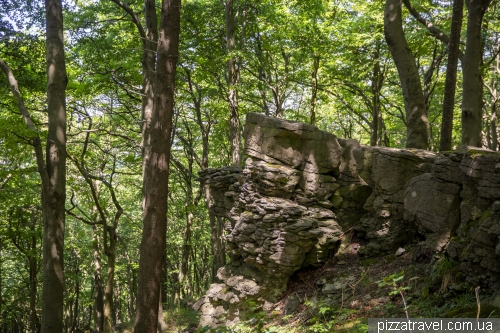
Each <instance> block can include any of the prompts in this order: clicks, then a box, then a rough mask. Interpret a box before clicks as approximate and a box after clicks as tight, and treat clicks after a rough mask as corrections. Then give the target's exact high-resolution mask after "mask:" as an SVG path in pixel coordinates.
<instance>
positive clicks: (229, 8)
mask: <svg viewBox="0 0 500 333" xmlns="http://www.w3.org/2000/svg"><path fill="white" fill-rule="evenodd" d="M233 4H234V3H233V0H225V1H224V7H225V16H226V39H227V45H226V50H227V53H228V55H229V60H228V61H227V85H228V97H227V99H228V103H229V141H230V146H231V162H232V165H233V166H241V137H240V118H239V113H238V90H237V87H236V86H237V84H238V76H239V70H238V68H237V66H236V57H235V55H234V54H233V53H234V51H235V49H236V34H235V30H236V24H235V22H234V17H235V13H234V5H233Z"/></svg>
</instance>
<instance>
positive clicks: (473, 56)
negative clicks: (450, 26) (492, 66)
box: [462, 0, 491, 147]
mask: <svg viewBox="0 0 500 333" xmlns="http://www.w3.org/2000/svg"><path fill="white" fill-rule="evenodd" d="M465 3H466V5H467V41H466V45H465V54H464V58H463V61H462V67H463V70H462V75H463V81H462V82H463V92H462V94H463V95H462V144H463V145H468V146H474V147H481V146H482V137H481V131H482V125H483V79H482V76H481V69H480V66H481V61H482V54H483V43H482V37H481V29H482V25H483V17H484V13H485V12H486V9H487V8H488V6H489V5H490V3H491V0H466V1H465Z"/></svg>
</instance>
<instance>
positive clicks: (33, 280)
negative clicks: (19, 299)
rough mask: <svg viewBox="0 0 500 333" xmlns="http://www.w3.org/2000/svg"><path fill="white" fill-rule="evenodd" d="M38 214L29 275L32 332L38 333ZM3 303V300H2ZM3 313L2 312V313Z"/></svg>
mask: <svg viewBox="0 0 500 333" xmlns="http://www.w3.org/2000/svg"><path fill="white" fill-rule="evenodd" d="M35 214H36V213H32V216H31V223H30V231H31V235H32V236H31V248H30V256H29V258H28V259H29V274H30V331H31V332H32V333H36V332H38V331H39V321H38V316H37V314H36V296H37V294H38V279H37V273H38V260H37V256H36V253H37V241H36V240H37V236H36V234H35V227H36V223H37V219H36V216H35ZM0 303H1V300H0ZM0 313H1V311H0Z"/></svg>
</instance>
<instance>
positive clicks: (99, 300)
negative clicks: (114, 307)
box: [92, 225, 104, 333]
mask: <svg viewBox="0 0 500 333" xmlns="http://www.w3.org/2000/svg"><path fill="white" fill-rule="evenodd" d="M92 238H93V240H92V247H93V252H94V258H93V266H94V294H93V297H94V307H93V308H94V311H93V316H94V331H95V332H96V333H102V332H103V331H104V295H103V286H102V263H101V252H100V248H99V232H98V227H97V226H95V225H94V226H92Z"/></svg>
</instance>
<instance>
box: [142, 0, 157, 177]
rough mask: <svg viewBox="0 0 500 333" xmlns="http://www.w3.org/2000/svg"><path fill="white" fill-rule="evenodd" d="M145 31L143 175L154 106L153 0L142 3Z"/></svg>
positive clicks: (154, 37) (143, 65)
mask: <svg viewBox="0 0 500 333" xmlns="http://www.w3.org/2000/svg"><path fill="white" fill-rule="evenodd" d="M144 9H145V19H146V31H145V32H144V37H145V40H144V42H143V46H142V47H143V51H142V94H143V95H142V158H143V165H142V166H143V170H142V171H143V173H144V168H145V167H146V161H148V160H149V154H150V151H149V150H148V149H147V148H148V147H149V145H150V142H149V140H150V138H149V136H150V128H151V117H152V114H153V104H154V80H155V67H156V47H157V43H158V28H157V26H158V23H157V18H156V7H155V1H154V0H145V1H144Z"/></svg>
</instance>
